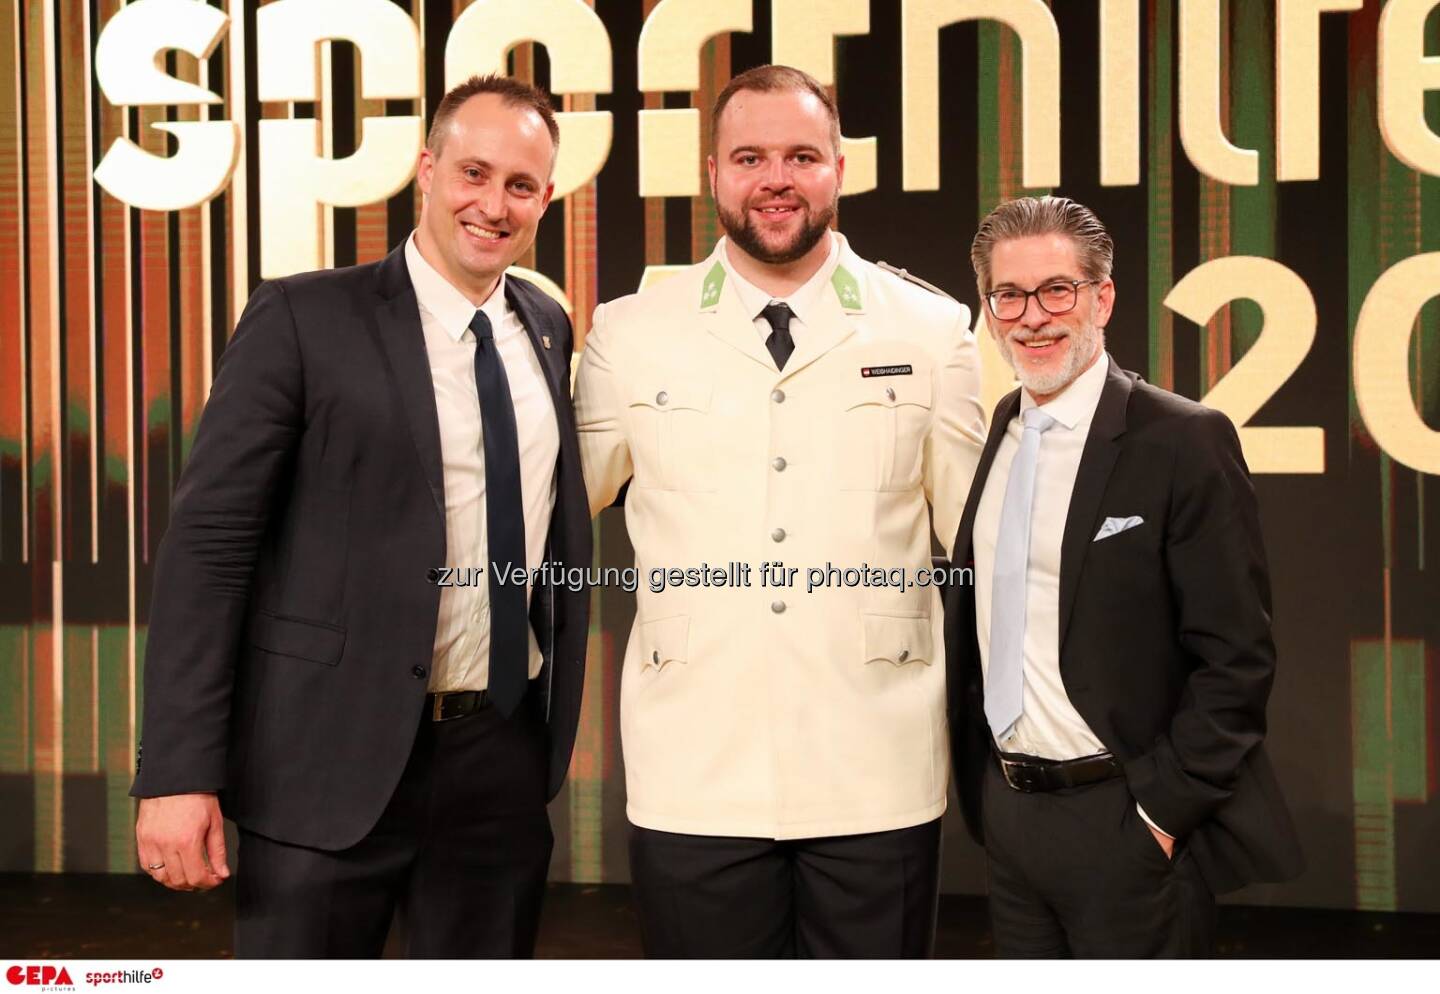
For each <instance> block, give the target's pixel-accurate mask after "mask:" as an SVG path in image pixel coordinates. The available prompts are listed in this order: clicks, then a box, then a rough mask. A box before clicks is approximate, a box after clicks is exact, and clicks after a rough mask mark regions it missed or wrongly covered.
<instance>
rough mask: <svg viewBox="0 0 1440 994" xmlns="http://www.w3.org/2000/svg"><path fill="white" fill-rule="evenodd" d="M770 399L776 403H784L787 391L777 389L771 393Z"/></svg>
mask: <svg viewBox="0 0 1440 994" xmlns="http://www.w3.org/2000/svg"><path fill="white" fill-rule="evenodd" d="M770 399H771V400H773V401H774V402H775V403H777V404H783V403H785V391H784V390H776V391H775V392H774V393H772V394H770Z"/></svg>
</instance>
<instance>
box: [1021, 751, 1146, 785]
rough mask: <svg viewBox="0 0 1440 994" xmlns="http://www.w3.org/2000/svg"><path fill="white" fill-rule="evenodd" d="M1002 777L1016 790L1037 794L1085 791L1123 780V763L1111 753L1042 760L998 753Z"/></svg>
mask: <svg viewBox="0 0 1440 994" xmlns="http://www.w3.org/2000/svg"><path fill="white" fill-rule="evenodd" d="M995 758H996V759H997V760H999V762H1000V773H1001V775H1002V776H1004V777H1005V782H1006V783H1007V784H1009V785H1010V786H1011V788H1013V789H1014V790H1018V791H1023V792H1024V793H1026V794H1038V793H1043V792H1046V791H1051V790H1062V789H1063V788H1065V787H1084V786H1085V785H1087V784H1092V783H1100V782H1101V781H1104V780H1113V779H1114V778H1115V777H1118V776H1123V775H1124V771H1123V770H1122V769H1121V768H1120V761H1119V760H1118V759H1116V758H1115V757H1114V756H1112V755H1111V754H1110V753H1108V752H1102V753H1101V754H1100V755H1098V756H1081V757H1080V758H1079V759H1041V758H1040V757H1039V756H1025V755H1021V754H1020V753H1016V752H996V753H995Z"/></svg>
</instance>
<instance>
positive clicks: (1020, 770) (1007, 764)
mask: <svg viewBox="0 0 1440 994" xmlns="http://www.w3.org/2000/svg"><path fill="white" fill-rule="evenodd" d="M996 758H997V759H999V760H1000V775H1001V776H1003V777H1004V778H1005V783H1006V784H1007V785H1009V787H1010V789H1011V790H1018V791H1020V792H1021V793H1024V794H1033V793H1035V785H1036V782H1037V780H1038V779H1039V778H1038V777H1028V776H1026V775H1025V773H1026V772H1027V771H1029V770H1032V769H1035V768H1034V767H1032V766H1030V764H1028V763H1018V762H1015V761H1014V760H1009V759H1006V758H1005V757H1004V756H997V757H996Z"/></svg>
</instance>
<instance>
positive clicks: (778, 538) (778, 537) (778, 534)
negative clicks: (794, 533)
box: [770, 528, 785, 542]
mask: <svg viewBox="0 0 1440 994" xmlns="http://www.w3.org/2000/svg"><path fill="white" fill-rule="evenodd" d="M770 539H771V541H774V542H783V541H785V529H784V528H776V529H775V530H774V531H773V532H771V533H770Z"/></svg>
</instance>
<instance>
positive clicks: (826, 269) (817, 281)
mask: <svg viewBox="0 0 1440 994" xmlns="http://www.w3.org/2000/svg"><path fill="white" fill-rule="evenodd" d="M825 237H826V238H828V239H829V240H830V254H829V255H827V256H826V257H825V261H824V262H823V263H821V265H820V268H819V269H817V270H816V271H815V275H813V276H811V277H810V278H809V279H808V280H806V281H805V283H804V284H803V285H802V286H801V287H800V288H799V289H797V290H796V291H795V292H794V293H792V294H791V295H790V296H788V297H772V296H770V295H769V294H768V293H766V292H765V291H764V290H762V289H760V288H759V287H758V286H756V285H755V284H754V283H751V282H750V281H749V280H747V279H746V278H745V277H743V276H741V275H740V274H739V273H737V272H736V271H735V268H734V267H733V266H731V265H730V254H729V252H728V251H727V250H725V249H722V250H721V251H720V253H719V255H720V264H721V265H722V266H724V267H725V277H726V281H727V282H729V283H730V285H731V286H733V287H734V288H735V292H736V293H738V294H739V295H740V303H741V304H742V305H743V306H744V308H745V313H746V314H749V315H751V316H752V317H753V318H754V319H755V330H756V331H757V332H758V333H759V334H760V340H761V341H762V342H763V341H765V340H766V339H767V338H769V337H770V333H771V332H772V331H774V329H773V328H772V327H770V322H769V321H767V320H765V316H764V315H763V314H761V313H760V312H761V311H763V310H764V309H765V308H766V307H768V306H769V305H770V304H771V303H772V302H778V303H782V304H787V305H788V306H789V307H790V313H791V314H792V315H794V316H793V317H792V318H791V319H790V337H791V338H793V339H794V340H795V344H796V346H799V344H800V341H801V338H802V337H803V336H804V334H805V315H807V314H809V315H811V317H812V320H813V317H814V314H815V308H816V306H818V305H819V303H820V294H821V293H823V292H824V291H825V284H827V283H829V282H830V277H832V276H833V275H835V267H836V266H838V265H840V249H839V244H838V242H837V241H836V239H835V236H834V235H833V234H832V233H831V232H828V231H827V232H825Z"/></svg>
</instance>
